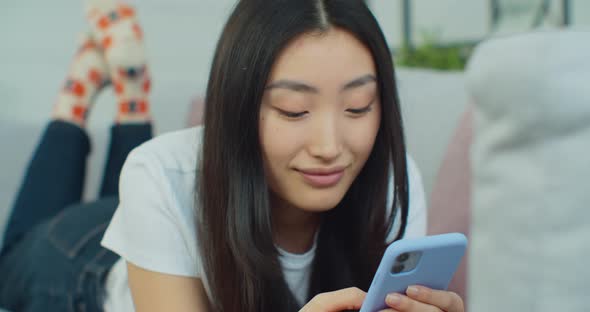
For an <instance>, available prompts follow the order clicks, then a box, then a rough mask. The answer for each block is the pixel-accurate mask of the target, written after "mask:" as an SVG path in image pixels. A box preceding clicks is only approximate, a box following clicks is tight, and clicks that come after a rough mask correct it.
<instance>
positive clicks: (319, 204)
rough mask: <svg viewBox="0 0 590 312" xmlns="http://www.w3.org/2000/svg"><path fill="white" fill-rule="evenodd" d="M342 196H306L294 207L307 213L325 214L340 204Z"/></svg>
mask: <svg viewBox="0 0 590 312" xmlns="http://www.w3.org/2000/svg"><path fill="white" fill-rule="evenodd" d="M342 197H343V196H317V197H316V196H313V197H312V196H308V197H305V198H300V199H299V200H298V201H297V202H296V203H294V204H295V206H296V207H297V208H299V209H301V210H304V211H307V212H317V213H319V212H326V211H330V210H332V209H334V208H336V206H337V205H338V204H339V203H340V201H341V200H342Z"/></svg>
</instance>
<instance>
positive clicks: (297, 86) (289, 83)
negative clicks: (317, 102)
mask: <svg viewBox="0 0 590 312" xmlns="http://www.w3.org/2000/svg"><path fill="white" fill-rule="evenodd" d="M270 89H288V90H292V91H296V92H303V93H319V90H318V88H316V87H312V86H310V85H307V84H305V83H303V82H299V81H294V80H278V81H275V82H273V83H271V84H269V85H268V86H266V88H264V90H270Z"/></svg>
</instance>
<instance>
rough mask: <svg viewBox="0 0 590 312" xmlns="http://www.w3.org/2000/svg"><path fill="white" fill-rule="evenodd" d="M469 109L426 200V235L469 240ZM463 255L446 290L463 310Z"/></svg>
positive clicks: (471, 111) (454, 136) (464, 259)
mask: <svg viewBox="0 0 590 312" xmlns="http://www.w3.org/2000/svg"><path fill="white" fill-rule="evenodd" d="M472 121H473V108H472V107H471V106H469V107H468V108H467V110H466V111H465V113H464V114H463V116H462V117H461V120H460V121H459V125H458V127H457V129H456V131H455V134H454V135H453V137H452V139H451V142H450V144H449V146H448V149H447V152H446V154H445V157H444V159H443V162H442V165H441V167H440V169H439V172H438V174H437V178H436V180H435V183H434V187H433V189H432V194H431V197H430V207H429V216H428V234H429V235H434V234H442V233H449V232H459V233H463V234H465V235H466V236H467V237H468V238H469V229H470V222H471V207H470V206H471V165H470V156H469V153H470V147H471V141H472V136H473V125H472ZM467 263H468V258H467V254H466V255H465V257H464V258H463V261H462V262H461V265H460V266H459V269H458V271H457V273H456V274H455V277H454V278H453V280H452V282H451V285H450V286H449V289H450V290H452V291H454V292H456V293H458V294H459V295H460V296H461V297H462V298H463V299H464V300H465V302H466V306H467V293H466V292H467V291H466V290H467Z"/></svg>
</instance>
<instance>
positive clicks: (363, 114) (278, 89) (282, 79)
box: [259, 29, 381, 212]
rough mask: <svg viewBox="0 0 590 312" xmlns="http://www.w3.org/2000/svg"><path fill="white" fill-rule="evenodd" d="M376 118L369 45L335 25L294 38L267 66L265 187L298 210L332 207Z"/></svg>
mask: <svg viewBox="0 0 590 312" xmlns="http://www.w3.org/2000/svg"><path fill="white" fill-rule="evenodd" d="M380 120H381V103H380V99H379V92H378V88H377V74H376V70H375V64H374V61H373V57H372V56H371V52H370V51H369V50H368V49H367V48H366V47H365V46H364V45H363V44H362V43H361V42H360V41H358V40H357V39H356V38H355V37H353V36H352V35H351V34H350V33H348V32H346V31H344V30H340V29H332V30H330V31H328V32H326V33H323V34H321V35H319V34H307V35H302V36H300V37H298V38H297V39H295V40H294V41H293V42H291V43H290V44H289V45H288V46H287V47H286V48H285V49H284V51H283V52H282V53H281V54H280V55H279V57H278V58H277V60H276V62H275V64H274V65H273V68H272V71H271V74H270V78H269V81H268V83H267V86H266V91H265V94H264V97H263V100H262V104H261V108H260V129H259V133H260V142H261V144H262V146H261V148H262V153H263V158H264V159H263V160H264V166H265V173H266V177H267V181H268V183H269V186H270V189H271V192H272V193H273V194H274V195H275V196H276V197H278V198H279V199H280V200H282V201H283V202H285V203H286V204H289V205H292V206H295V207H296V208H299V209H302V210H304V211H308V212H320V211H326V210H329V209H332V208H334V207H335V206H336V205H337V204H338V203H339V202H340V201H341V200H342V198H343V197H344V194H345V193H346V191H347V190H348V188H349V187H350V185H351V184H352V182H353V181H354V179H355V178H356V176H357V175H358V174H359V172H360V171H361V169H362V167H363V165H364V164H365V162H366V160H367V158H368V157H369V154H370V153H371V150H372V148H373V144H374V142H375V137H376V136H377V132H378V130H379V123H380Z"/></svg>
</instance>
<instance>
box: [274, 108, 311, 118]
mask: <svg viewBox="0 0 590 312" xmlns="http://www.w3.org/2000/svg"><path fill="white" fill-rule="evenodd" d="M278 111H279V113H280V114H281V115H283V116H285V117H287V118H289V119H297V118H301V117H303V116H305V114H307V111H303V112H289V111H285V110H282V109H278Z"/></svg>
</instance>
